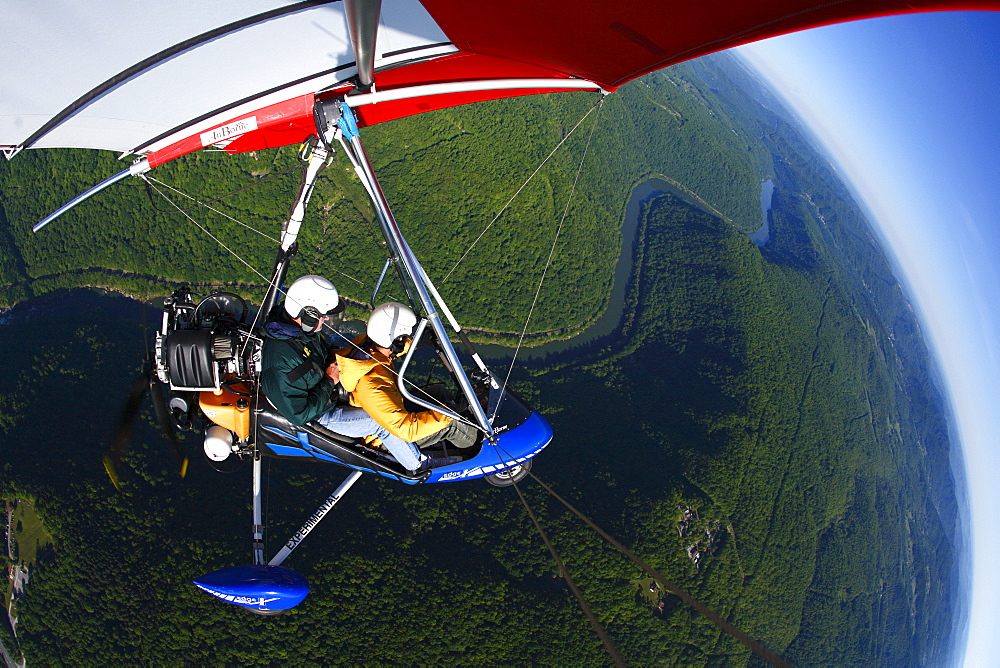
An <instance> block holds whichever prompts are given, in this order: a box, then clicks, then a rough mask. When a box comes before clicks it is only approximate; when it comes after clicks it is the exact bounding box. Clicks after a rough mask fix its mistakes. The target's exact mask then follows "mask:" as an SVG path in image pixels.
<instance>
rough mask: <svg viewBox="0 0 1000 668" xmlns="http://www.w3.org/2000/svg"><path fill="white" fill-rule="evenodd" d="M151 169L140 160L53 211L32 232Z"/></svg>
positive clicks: (146, 163)
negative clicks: (78, 205) (87, 200)
mask: <svg viewBox="0 0 1000 668" xmlns="http://www.w3.org/2000/svg"><path fill="white" fill-rule="evenodd" d="M149 169H150V168H149V163H148V162H147V161H146V160H145V159H143V160H140V161H139V162H136V163H135V164H133V165H130V166H129V167H128V168H127V169H123V170H122V171H120V172H118V173H117V174H115V175H114V176H109V177H108V178H106V179H104V180H103V181H101V182H100V183H98V184H97V185H96V186H94V187H93V188H91V189H90V190H88V191H86V192H84V193H82V194H80V195H77V196H76V197H74V198H73V199H72V200H70V201H69V202H67V203H66V204H63V205H62V206H61V207H59V208H58V209H56V210H55V211H53V212H52V213H50V214H49V215H47V216H46V217H45V218H44V219H42V221H41V222H39V223H36V224H35V226H34V227H32V228H31V231H32V232H37V231H38V230H40V229H42V228H43V227H45V226H46V225H48V224H49V223H51V222H52V221H53V220H55V219H56V218H58V217H59V216H61V215H63V214H64V213H66V212H67V211H69V210H70V209H72V208H73V207H74V206H76V205H77V204H79V203H80V202H82V201H84V200H86V199H89V198H90V197H91V196H93V195H96V194H97V193H99V192H101V191H102V190H104V189H105V188H107V187H108V186H110V185H112V184H114V183H118V182H119V181H121V180H122V179H124V178H125V177H126V176H131V175H133V174H135V175H138V174H145V173H146V172H148V171H149Z"/></svg>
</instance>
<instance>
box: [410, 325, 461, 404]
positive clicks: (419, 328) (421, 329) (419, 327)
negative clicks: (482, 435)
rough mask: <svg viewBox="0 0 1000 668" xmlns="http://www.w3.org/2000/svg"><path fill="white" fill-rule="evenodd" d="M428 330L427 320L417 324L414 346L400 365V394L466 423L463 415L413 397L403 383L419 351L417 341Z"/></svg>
mask: <svg viewBox="0 0 1000 668" xmlns="http://www.w3.org/2000/svg"><path fill="white" fill-rule="evenodd" d="M426 328H427V319H426V318H423V319H421V320H420V322H419V323H418V324H417V329H416V331H415V332H414V333H413V344H412V345H411V346H410V349H409V350H408V351H406V356H405V357H403V362H402V363H401V364H400V365H399V393H400V394H402V395H403V398H404V399H409V400H410V401H412V402H413V403H415V404H417V405H420V406H423V407H424V408H429V409H431V410H432V411H436V412H438V413H443V414H444V415H447V416H448V417H450V418H451V419H452V420H458V421H459V422H465V421H466V420H465V418H463V417H462V416H461V415H459V414H458V413H456V412H455V411H453V410H451V409H450V408H446V407H444V406H438V405H437V404H432V403H430V402H428V401H425V400H423V399H418V398H417V397H416V396H414V395H413V393H412V392H410V391H409V390H407V389H406V383H404V382H403V375H404V374H405V373H406V369H407V367H409V366H410V360H411V359H412V358H413V353H414V352H416V350H417V346H416V343H417V341H419V340H420V337H421V336H422V335H423V333H424V330H425V329H426Z"/></svg>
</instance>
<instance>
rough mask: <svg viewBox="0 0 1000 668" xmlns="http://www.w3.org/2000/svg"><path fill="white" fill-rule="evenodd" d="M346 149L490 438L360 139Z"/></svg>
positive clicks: (354, 137) (420, 270)
mask: <svg viewBox="0 0 1000 668" xmlns="http://www.w3.org/2000/svg"><path fill="white" fill-rule="evenodd" d="M350 145H351V148H352V149H354V154H355V157H356V159H357V162H358V166H359V167H360V170H361V171H360V173H362V174H363V175H364V177H365V179H366V180H367V181H368V186H369V187H368V191H369V194H371V195H372V203H373V204H374V205H375V211H376V213H377V214H378V219H379V223H380V224H381V226H382V232H383V234H384V235H385V238H386V240H387V241H389V242H390V249H391V250H392V251H393V252H394V254H395V255H396V256H397V257H398V258H399V259H400V261H401V262H402V264H403V267H404V269H405V270H406V274H407V276H408V277H409V278H410V281H411V283H412V285H413V288H414V290H415V291H416V294H417V297H418V300H419V302H420V305H421V307H422V308H423V310H424V312H425V314H426V317H427V320H428V322H430V325H431V328H432V329H433V330H434V333H435V335H437V338H438V340H439V341H440V342H441V351H442V353H444V356H445V357H446V358H447V360H448V362H449V364H450V365H451V366H452V367H453V368H454V369H455V379H456V380H457V381H458V384H459V386H460V387H461V388H462V392H463V393H464V394H465V396H466V398H467V399H468V400H469V407H470V408H472V410H473V413H474V415H475V416H476V421H477V422H478V423H479V427H480V428H481V429H483V431H485V432H486V433H487V434H488V435H489V436H493V426H492V425H491V424H490V421H489V419H488V418H487V417H486V413H485V412H484V411H483V408H482V406H480V405H479V401H478V399H476V393H475V391H474V390H473V389H472V383H470V382H469V378H468V376H466V375H465V373H464V370H463V367H462V364H461V361H460V360H459V359H458V354H457V353H456V352H455V347H454V346H453V345H452V343H451V339H450V338H448V332H447V330H446V329H445V326H444V323H443V322H442V321H441V317H440V316H439V315H438V312H437V308H436V307H435V305H434V302H433V300H432V299H431V296H430V293H429V292H428V290H427V286H426V284H425V283H424V281H423V276H424V272H423V268H422V267H421V266H420V263H419V262H418V261H417V258H416V256H415V255H414V254H413V251H412V250H410V247H409V245H407V243H406V240H405V239H404V238H403V233H402V231H401V230H400V229H399V225H398V224H397V223H396V219H395V217H394V216H393V215H392V210H391V209H390V208H389V203H388V201H387V200H386V198H385V194H384V193H383V192H382V186H381V184H379V181H378V177H377V176H375V169H374V168H373V167H372V164H371V161H370V160H369V158H368V154H367V152H365V148H364V145H363V144H362V143H361V137H360V136H359V135H357V134H353V135H352V136H351V137H350ZM400 385H402V383H400Z"/></svg>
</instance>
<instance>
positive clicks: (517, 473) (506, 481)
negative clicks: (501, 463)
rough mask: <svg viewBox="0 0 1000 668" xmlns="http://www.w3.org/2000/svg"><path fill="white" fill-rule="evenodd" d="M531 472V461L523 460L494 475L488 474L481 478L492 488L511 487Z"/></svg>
mask: <svg viewBox="0 0 1000 668" xmlns="http://www.w3.org/2000/svg"><path fill="white" fill-rule="evenodd" d="M530 470H531V460H530V459H528V460H525V461H523V462H521V463H520V464H517V465H515V466H511V467H508V468H505V469H503V470H502V471H497V472H496V473H493V474H490V475H488V476H483V477H485V478H486V482H488V483H490V484H491V485H493V486H494V487H508V486H510V485H513V484H514V483H515V482H521V481H522V480H524V479H525V478H527V477H528V471H530Z"/></svg>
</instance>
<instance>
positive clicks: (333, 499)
mask: <svg viewBox="0 0 1000 668" xmlns="http://www.w3.org/2000/svg"><path fill="white" fill-rule="evenodd" d="M360 477H361V471H351V475H349V476H347V479H346V480H344V482H342V483H340V487H338V488H337V489H336V490H334V492H333V494H331V495H330V496H328V497H327V499H326V501H324V502H323V505H321V506H320V507H319V508H318V509H317V510H316V512H315V513H313V514H312V515H310V516H309V519H308V520H306V523H305V524H303V525H302V528H300V529H299V530H298V531H296V532H295V533H294V534H292V537H291V538H289V539H288V542H287V543H285V545H284V546H283V547H282V548H281V549H280V550H278V553H277V554H275V555H274V557H272V558H271V561H269V562H267V565H268V566H280V565H281V562H283V561H284V560H285V559H286V558H287V557H288V555H290V554H291V553H292V550H294V549H295V548H297V547H298V546H299V545H300V544H301V543H302V541H303V540H305V537H306V536H308V535H309V532H310V531H312V530H313V529H315V528H316V525H317V524H319V523H320V521H321V520H322V519H323V518H324V517H326V514H327V513H328V512H330V511H331V510H333V507H334V506H335V505H337V502H338V501H340V500H341V499H342V498H344V494H347V490H349V489H350V488H351V486H352V485H353V484H354V483H356V482H357V481H358V478H360ZM261 563H263V561H262V562H261Z"/></svg>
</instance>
